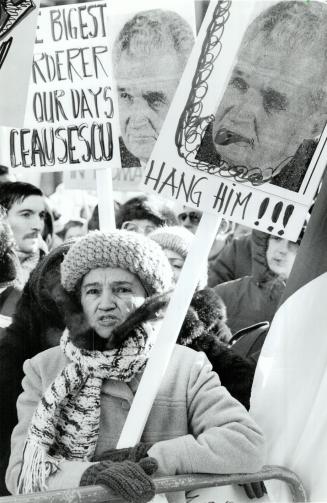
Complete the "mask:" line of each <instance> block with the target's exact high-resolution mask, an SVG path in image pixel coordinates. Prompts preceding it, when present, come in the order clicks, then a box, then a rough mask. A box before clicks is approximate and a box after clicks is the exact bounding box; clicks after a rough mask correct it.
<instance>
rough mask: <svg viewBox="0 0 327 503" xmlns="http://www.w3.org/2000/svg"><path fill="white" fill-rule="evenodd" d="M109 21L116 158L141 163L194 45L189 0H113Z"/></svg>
mask: <svg viewBox="0 0 327 503" xmlns="http://www.w3.org/2000/svg"><path fill="white" fill-rule="evenodd" d="M109 23H110V25H109V26H110V33H112V35H113V36H112V38H111V41H112V44H113V45H112V46H111V47H110V53H111V55H112V56H113V57H112V73H113V76H114V79H115V87H116V88H117V94H118V115H119V122H120V132H119V146H120V155H121V163H122V167H123V168H134V167H139V166H144V165H145V164H146V162H147V161H148V159H149V156H150V153H151V151H152V149H153V146H154V144H155V142H156V139H157V138H158V136H159V133H160V130H161V126H162V124H163V121H164V119H165V116H166V113H167V111H168V109H169V105H170V103H171V101H172V98H173V96H174V93H175V90H176V88H177V85H178V82H179V79H180V77H181V75H182V73H183V70H184V67H185V64H186V61H187V58H188V55H189V53H190V51H191V49H192V47H193V44H194V39H195V31H196V28H195V6H194V1H193V0H178V2H176V1H175V0H124V1H122V2H118V1H116V2H113V3H112V4H111V6H110V18H109ZM172 44H173V46H172Z"/></svg>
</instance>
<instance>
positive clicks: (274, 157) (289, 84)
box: [213, 36, 326, 180]
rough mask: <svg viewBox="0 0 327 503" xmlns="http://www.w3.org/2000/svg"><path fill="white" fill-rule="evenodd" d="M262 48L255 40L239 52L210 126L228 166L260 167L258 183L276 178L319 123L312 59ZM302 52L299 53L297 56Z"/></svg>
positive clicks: (304, 53)
mask: <svg viewBox="0 0 327 503" xmlns="http://www.w3.org/2000/svg"><path fill="white" fill-rule="evenodd" d="M282 42H283V41H281V42H280V45H279V46H278V45H276V44H275V45H272V46H270V47H267V46H266V44H265V43H264V40H262V37H261V36H257V37H256V38H254V39H252V40H251V41H249V42H248V46H247V47H246V48H244V49H243V50H242V49H241V51H240V53H239V55H238V62H237V64H236V66H235V68H234V70H233V72H232V77H231V79H230V82H229V84H228V86H227V88H226V91H225V94H224V96H223V98H222V101H221V104H220V105H219V107H218V110H217V112H216V115H215V121H214V123H213V142H214V145H215V148H216V151H217V152H218V153H219V154H220V155H221V156H222V159H223V160H225V161H227V162H228V164H229V165H234V166H235V165H237V166H246V167H248V168H256V167H257V168H260V169H261V171H262V174H263V177H264V179H266V180H267V179H269V178H270V177H271V174H272V173H271V169H275V170H276V171H275V173H274V174H277V173H278V172H279V171H280V170H281V169H282V167H283V166H284V165H285V164H287V162H288V161H289V160H290V159H291V157H292V156H294V154H295V153H296V151H297V149H298V148H299V146H300V145H301V143H302V142H303V140H304V139H314V137H315V136H316V135H317V128H318V129H319V128H321V129H320V132H321V131H322V128H323V125H324V121H325V120H326V109H325V119H323V117H322V111H323V108H321V112H318V111H316V106H315V104H314V100H313V95H315V94H316V91H317V86H319V81H320V80H321V79H320V77H319V78H318V77H317V76H316V78H315V77H314V75H313V73H314V72H313V69H312V54H311V57H310V54H308V52H309V51H305V50H303V48H298V49H297V48H294V50H293V51H289V50H288V49H287V48H284V47H283V45H282ZM301 51H302V52H301Z"/></svg>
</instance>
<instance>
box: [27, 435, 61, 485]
mask: <svg viewBox="0 0 327 503" xmlns="http://www.w3.org/2000/svg"><path fill="white" fill-rule="evenodd" d="M57 470H58V464H57V463H56V462H54V460H53V461H50V459H49V456H48V455H47V453H46V450H45V449H44V448H43V447H42V446H41V445H40V444H39V443H37V442H35V441H33V440H32V439H29V440H27V442H26V444H25V448H24V454H23V463H22V468H21V471H20V474H19V480H18V494H28V493H34V492H39V491H46V490H47V489H48V487H47V484H46V479H47V478H48V477H49V475H52V474H54V473H55V472H56V471H57Z"/></svg>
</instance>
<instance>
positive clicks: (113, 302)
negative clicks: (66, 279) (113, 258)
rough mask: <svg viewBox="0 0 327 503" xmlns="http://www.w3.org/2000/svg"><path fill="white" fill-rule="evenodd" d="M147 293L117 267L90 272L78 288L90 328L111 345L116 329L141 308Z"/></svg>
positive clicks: (134, 279)
mask: <svg viewBox="0 0 327 503" xmlns="http://www.w3.org/2000/svg"><path fill="white" fill-rule="evenodd" d="M145 297H146V292H145V290H144V288H143V286H142V284H141V282H140V280H139V279H138V277H137V276H136V275H135V274H132V273H131V272H129V271H126V270H124V269H120V268H118V267H115V268H113V267H105V268H98V269H93V270H92V271H90V272H89V273H87V274H86V275H85V276H84V278H83V281H82V286H81V304H82V308H83V311H84V314H85V316H86V319H87V321H88V323H89V325H90V326H91V327H92V328H93V329H94V330H95V332H96V333H97V334H98V335H99V337H101V338H103V339H107V344H106V349H113V346H112V345H111V344H110V340H111V334H112V331H113V329H114V328H115V327H117V326H118V325H121V323H123V322H124V321H125V320H126V318H127V317H128V316H129V314H130V313H132V312H133V311H135V309H137V308H138V307H139V306H141V305H142V304H143V302H144V300H145Z"/></svg>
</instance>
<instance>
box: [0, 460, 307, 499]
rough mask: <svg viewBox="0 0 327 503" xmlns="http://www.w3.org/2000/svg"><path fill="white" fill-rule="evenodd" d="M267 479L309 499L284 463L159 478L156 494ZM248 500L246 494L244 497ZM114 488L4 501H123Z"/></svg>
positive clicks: (67, 491) (99, 488) (61, 491)
mask: <svg viewBox="0 0 327 503" xmlns="http://www.w3.org/2000/svg"><path fill="white" fill-rule="evenodd" d="M265 480H281V481H283V482H285V483H286V484H287V485H288V487H289V488H290V491H291V494H292V497H293V501H298V502H302V501H303V502H305V501H308V500H307V496H306V492H305V489H304V487H303V484H302V482H301V480H300V479H299V477H298V476H297V475H296V474H295V473H294V472H292V471H291V470H288V469H287V468H283V467H281V466H264V467H263V469H262V470H261V471H260V472H256V473H248V474H232V475H206V474H197V475H177V476H174V477H160V478H155V479H154V483H155V487H156V493H157V494H160V493H169V492H178V491H192V490H194V489H204V488H206V487H220V486H226V485H230V484H248V483H250V482H260V481H265ZM244 494H245V493H244ZM244 499H246V497H245V498H244ZM123 501H124V500H122V498H120V497H117V496H116V495H115V494H114V493H113V492H112V491H111V490H110V489H107V488H106V487H104V486H87V487H78V488H76V489H61V490H57V491H47V492H42V493H33V494H23V495H19V496H4V497H2V498H0V503H16V502H17V503H107V502H110V503H122V502H123Z"/></svg>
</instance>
